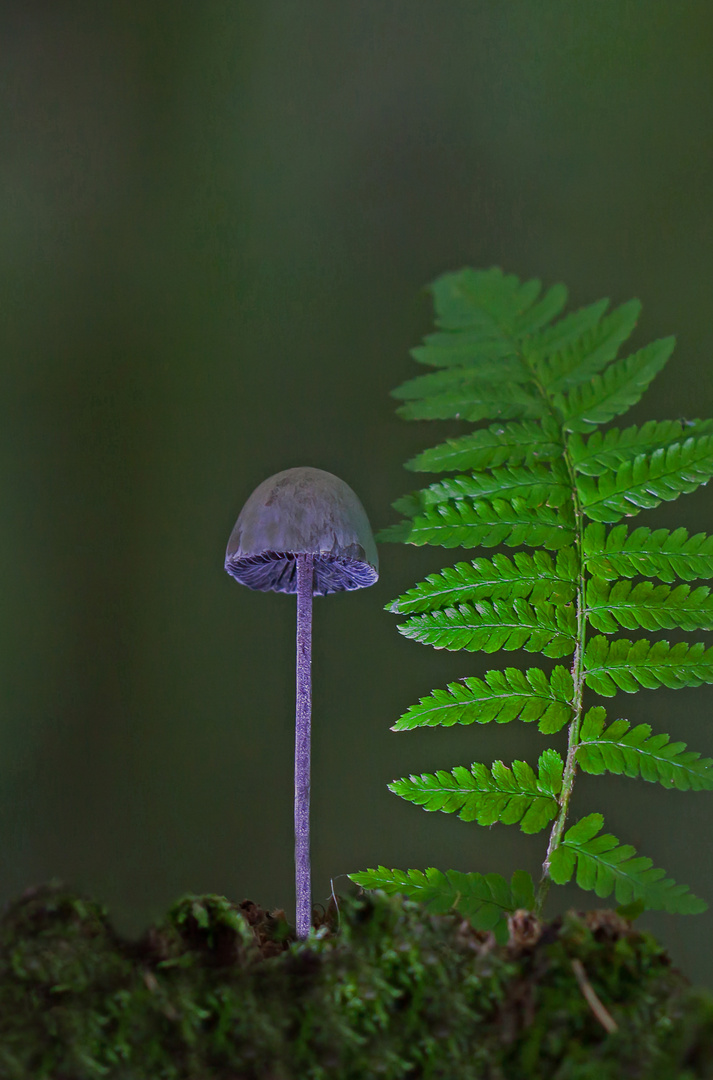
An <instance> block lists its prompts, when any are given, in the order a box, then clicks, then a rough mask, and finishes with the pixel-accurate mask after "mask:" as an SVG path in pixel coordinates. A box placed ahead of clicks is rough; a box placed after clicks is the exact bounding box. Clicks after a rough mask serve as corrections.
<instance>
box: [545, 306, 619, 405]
mask: <svg viewBox="0 0 713 1080" xmlns="http://www.w3.org/2000/svg"><path fill="white" fill-rule="evenodd" d="M594 307H595V308H599V307H600V305H594ZM640 313H641V304H640V303H639V301H638V300H630V301H629V302H628V303H627V304H622V305H621V307H618V308H617V309H616V310H615V311H613V312H612V313H611V315H607V316H606V317H605V318H602V319H601V320H597V322H596V323H595V324H594V325H591V326H588V327H587V328H586V329H585V330H584V331H583V332H582V333H581V335H580V336H579V337H577V338H575V339H574V340H571V339H570V340H569V341H568V342H567V344H566V345H564V346H563V347H561V348H559V349H556V350H552V349H551V348H550V349H549V350H548V352H547V353H546V354H545V355H542V353H540V355H539V356H536V358H535V369H536V371H537V374H538V377H539V381H540V382H541V384H542V385H543V386H544V387H546V388H547V389H548V390H549V392H550V393H557V392H561V391H566V390H571V389H572V387H574V386H578V385H579V384H580V383H583V382H586V381H587V380H589V379H591V378H592V376H593V375H596V374H598V372H600V371H601V370H602V368H605V367H606V366H607V364H609V363H611V361H612V360H614V359H616V355H617V353H618V352H619V348H620V347H621V345H622V344H623V343H624V342H625V341H626V339H627V338H628V337H630V335H631V333H632V331H633V329H634V327H635V326H636V322H637V319H638V317H639V314H640ZM525 355H526V356H528V355H529V349H528V347H527V343H526V346H525Z"/></svg>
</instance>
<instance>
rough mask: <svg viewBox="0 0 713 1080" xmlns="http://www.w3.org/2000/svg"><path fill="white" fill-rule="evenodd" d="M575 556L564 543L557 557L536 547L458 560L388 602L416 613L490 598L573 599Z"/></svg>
mask: <svg viewBox="0 0 713 1080" xmlns="http://www.w3.org/2000/svg"><path fill="white" fill-rule="evenodd" d="M575 558H576V556H575V553H574V550H573V549H572V548H561V549H560V550H559V551H558V552H557V555H556V559H553V558H552V556H551V555H550V554H549V552H547V551H535V552H534V553H533V554H532V555H528V554H527V553H526V552H524V551H517V552H515V554H514V555H513V557H512V559H509V558H508V557H507V555H501V554H500V553H498V554H496V555H494V556H493V558H492V559H474V560H473V561H472V562H471V563H456V565H455V566H453V567H446V568H445V569H444V570H442V571H441V572H440V573H439V574H429V575H428V577H427V578H426V580H425V581H423V582H421V583H420V584H419V585H416V586H415V587H414V588H413V589H409V591H408V592H407V593H404V595H403V596H400V597H399V598H398V600H393V601H392V602H391V603H390V604H387V605H386V610H387V611H393V612H394V613H395V614H397V615H415V614H418V613H419V612H422V611H435V610H436V609H438V608H442V607H451V606H452V605H454V604H461V603H463V602H464V601H466V600H470V601H471V602H474V601H476V600H482V599H484V598H486V597H493V598H494V599H497V600H515V599H517V598H522V599H529V600H530V603H532V604H537V603H539V602H540V601H542V600H550V601H551V602H552V603H559V604H567V603H570V602H571V601H572V600H573V599H574V594H575V574H576V563H575Z"/></svg>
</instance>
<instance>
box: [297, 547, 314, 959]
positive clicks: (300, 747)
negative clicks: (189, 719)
mask: <svg viewBox="0 0 713 1080" xmlns="http://www.w3.org/2000/svg"><path fill="white" fill-rule="evenodd" d="M296 560H297V711H296V716H295V889H296V896H297V937H298V938H306V937H307V935H308V934H309V930H310V926H311V925H312V888H311V875H310V859H309V787H310V733H311V731H310V729H311V724H312V590H313V583H314V555H297V556H296Z"/></svg>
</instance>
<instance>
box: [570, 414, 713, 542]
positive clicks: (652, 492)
mask: <svg viewBox="0 0 713 1080" xmlns="http://www.w3.org/2000/svg"><path fill="white" fill-rule="evenodd" d="M711 476H713V435H703V436H701V438H699V439H686V441H685V442H684V443H674V444H673V445H672V446H669V447H668V449H663V448H662V449H659V450H654V452H653V453H652V454H640V455H639V456H638V457H636V458H634V460H633V461H625V462H623V464H621V465H620V466H619V468H618V469H617V470H616V472H606V473H604V474H603V475H602V476H600V477H599V479H598V480H594V479H592V478H591V477H588V476H580V477H579V478H578V479H577V488H578V489H579V493H580V498H581V501H582V507H583V509H584V512H585V514H586V515H587V517H589V518H593V519H594V520H595V521H605V522H614V521H618V520H619V519H620V518H621V517H623V516H624V515H625V514H626V515H627V516H628V517H631V516H632V515H634V514H638V513H639V511H640V510H650V509H653V507H655V506H658V505H659V503H661V502H663V501H666V502H670V501H672V500H673V499H677V498H678V496H679V495H681V494H682V493H683V492H691V491H695V489H696V488H697V487H699V485H700V484H706V483H708V481H709V480H710V478H711Z"/></svg>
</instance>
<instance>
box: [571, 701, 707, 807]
mask: <svg viewBox="0 0 713 1080" xmlns="http://www.w3.org/2000/svg"><path fill="white" fill-rule="evenodd" d="M605 722H606V711H605V710H604V709H603V708H602V707H601V705H595V706H594V708H592V709H589V711H588V712H587V714H586V715H585V717H584V722H583V724H582V729H581V732H580V743H579V746H578V747H577V761H578V763H579V765H580V767H581V768H582V769H583V770H584V772H586V773H594V774H595V775H598V774H600V773H604V772H610V773H617V774H622V773H623V774H624V775H625V776H640V777H641V778H642V780H649V781H652V782H655V783H658V784H662V785H663V786H664V787H666V788H678V790H679V791H713V759H711V758H702V757H701V755H700V754H697V753H695V752H694V751H692V750H686V744H685V743H684V742H671V741H670V737H669V736H668V735H663V734H662V735H652V734H651V727H650V726H649V724H637V725H636V727H633V728H632V726H631V724H630V723H629V721H628V720H615V721H614V722H613V723H612V724H610V725H609V726H608V727H607V728H605V726H604V725H605Z"/></svg>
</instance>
